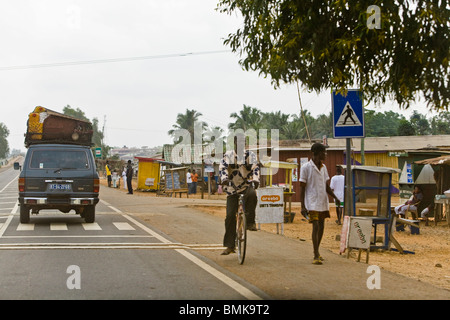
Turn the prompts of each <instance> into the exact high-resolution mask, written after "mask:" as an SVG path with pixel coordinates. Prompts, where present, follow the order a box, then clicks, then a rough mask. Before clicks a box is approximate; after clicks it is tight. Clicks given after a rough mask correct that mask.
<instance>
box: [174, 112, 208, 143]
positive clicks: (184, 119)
mask: <svg viewBox="0 0 450 320" xmlns="http://www.w3.org/2000/svg"><path fill="white" fill-rule="evenodd" d="M201 116H202V114H201V113H200V112H198V111H195V110H189V109H186V112H185V113H184V114H183V113H179V114H178V115H177V121H176V123H175V124H174V125H172V127H173V129H171V130H169V131H168V132H167V133H168V134H169V135H170V136H172V137H173V138H174V143H180V142H181V140H182V137H183V133H189V135H190V143H191V145H193V144H194V131H195V130H196V128H197V130H201V132H200V134H203V131H204V130H206V129H207V127H208V125H207V123H206V122H203V121H199V120H198V119H199V117H201ZM182 130H186V131H185V132H183V131H182ZM180 134H181V135H180Z"/></svg>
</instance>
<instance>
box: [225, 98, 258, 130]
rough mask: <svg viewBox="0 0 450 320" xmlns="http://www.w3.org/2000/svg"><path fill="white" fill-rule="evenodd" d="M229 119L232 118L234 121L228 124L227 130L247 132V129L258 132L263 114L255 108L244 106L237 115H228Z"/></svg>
mask: <svg viewBox="0 0 450 320" xmlns="http://www.w3.org/2000/svg"><path fill="white" fill-rule="evenodd" d="M230 118H234V119H235V121H234V122H232V123H229V124H228V129H232V130H236V129H242V130H244V131H247V130H248V129H254V130H256V131H258V130H259V129H261V128H262V124H263V114H262V112H261V111H260V110H258V109H257V108H253V107H249V106H246V105H245V104H244V108H243V109H242V110H241V111H239V114H237V113H236V112H233V113H232V114H230Z"/></svg>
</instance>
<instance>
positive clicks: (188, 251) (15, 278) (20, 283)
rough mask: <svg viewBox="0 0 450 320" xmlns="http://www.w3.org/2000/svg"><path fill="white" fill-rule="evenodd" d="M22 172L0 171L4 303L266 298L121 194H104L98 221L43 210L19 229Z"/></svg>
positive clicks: (0, 264) (0, 296) (0, 261)
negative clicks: (128, 205) (131, 210)
mask: <svg viewBox="0 0 450 320" xmlns="http://www.w3.org/2000/svg"><path fill="white" fill-rule="evenodd" d="M17 174H18V172H14V171H13V170H12V169H11V170H6V171H5V170H3V171H2V172H1V173H0V178H1V179H0V181H1V182H0V208H1V209H2V211H1V213H0V283H1V286H0V299H152V300H161V299H168V300H185V299H193V300H215V299H227V300H228V299H229V300H241V299H267V298H268V296H267V295H266V294H265V293H264V292H262V291H261V290H259V289H258V288H256V287H253V286H251V285H249V284H247V283H245V281H243V280H242V279H240V278H239V277H236V276H235V275H233V274H232V273H229V272H227V271H226V270H222V269H221V268H220V267H218V266H217V265H215V264H214V263H210V262H209V261H206V260H205V259H204V258H203V257H202V256H200V255H198V254H197V253H196V251H195V250H194V249H207V250H209V249H210V247H211V245H207V246H205V245H203V244H195V243H194V244H191V243H175V242H173V241H172V240H170V239H169V238H168V237H167V236H165V235H161V234H160V233H158V232H157V231H154V230H153V229H152V228H151V226H149V225H147V224H145V223H143V222H142V221H140V220H139V219H137V218H135V217H133V216H130V215H128V214H126V213H124V212H122V211H121V210H120V209H119V206H117V207H116V206H114V205H112V204H111V203H109V202H108V201H109V200H118V199H117V197H116V196H115V195H113V196H112V198H111V199H109V198H108V197H103V196H102V197H101V198H102V199H101V202H100V203H99V205H98V206H97V218H96V222H95V223H91V224H86V223H84V220H83V219H81V218H80V217H79V216H77V215H76V214H74V213H69V214H63V213H60V212H58V211H52V210H45V211H42V212H41V213H39V215H37V216H32V217H31V220H30V223H28V224H21V223H19V217H18V214H17V212H18V206H17ZM124 198H125V197H124ZM125 199H126V198H125ZM107 200H108V201H107ZM118 203H119V204H120V201H119V202H118Z"/></svg>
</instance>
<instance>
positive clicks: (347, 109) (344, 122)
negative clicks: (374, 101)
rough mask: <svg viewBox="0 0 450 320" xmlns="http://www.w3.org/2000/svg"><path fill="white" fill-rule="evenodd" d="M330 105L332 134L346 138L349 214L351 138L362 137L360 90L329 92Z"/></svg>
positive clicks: (348, 210) (348, 204)
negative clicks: (344, 93) (344, 92)
mask: <svg viewBox="0 0 450 320" xmlns="http://www.w3.org/2000/svg"><path fill="white" fill-rule="evenodd" d="M331 105H332V109H333V136H334V138H335V139H344V138H345V139H346V164H347V167H346V174H345V180H346V190H347V191H346V192H345V214H346V215H348V216H351V213H352V212H351V210H352V208H353V205H352V192H351V188H352V181H351V158H350V152H351V140H350V139H351V138H364V135H365V132H364V109H363V100H362V92H361V91H360V90H356V89H349V90H348V91H347V94H346V95H345V96H344V95H342V94H341V93H336V91H335V90H333V92H332V93H331Z"/></svg>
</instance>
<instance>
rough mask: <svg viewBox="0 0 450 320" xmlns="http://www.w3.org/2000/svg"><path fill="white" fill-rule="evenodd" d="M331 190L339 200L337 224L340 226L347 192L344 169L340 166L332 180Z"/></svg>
mask: <svg viewBox="0 0 450 320" xmlns="http://www.w3.org/2000/svg"><path fill="white" fill-rule="evenodd" d="M330 188H331V190H333V192H334V194H335V195H336V196H337V197H338V198H339V201H338V200H336V201H335V203H336V215H337V220H336V223H337V224H338V225H340V224H341V217H342V209H343V208H342V206H341V203H343V202H344V190H345V177H344V175H343V174H342V167H340V166H338V167H337V168H336V175H335V176H333V177H332V178H331V181H330Z"/></svg>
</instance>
